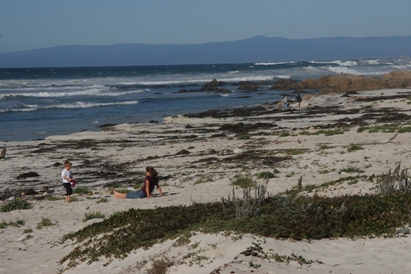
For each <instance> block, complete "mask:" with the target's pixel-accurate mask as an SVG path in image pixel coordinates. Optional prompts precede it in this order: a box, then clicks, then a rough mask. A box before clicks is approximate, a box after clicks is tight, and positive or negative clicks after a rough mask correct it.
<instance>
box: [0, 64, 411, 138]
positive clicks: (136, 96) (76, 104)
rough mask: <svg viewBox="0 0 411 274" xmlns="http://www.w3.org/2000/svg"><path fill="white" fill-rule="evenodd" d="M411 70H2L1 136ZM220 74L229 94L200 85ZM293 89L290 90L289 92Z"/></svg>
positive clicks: (43, 133) (162, 113) (241, 101)
mask: <svg viewBox="0 0 411 274" xmlns="http://www.w3.org/2000/svg"><path fill="white" fill-rule="evenodd" d="M394 70H411V58H393V59H363V60H344V61H341V60H332V61H309V62H280V63H275V62H267V63H250V64H214V65H212V64H207V65H175V66H136V67H81V68H19V69H14V68H13V69H5V68H3V69H1V68H0V141H4V142H5V141H26V140H38V139H44V138H46V137H47V136H50V135H61V134H70V133H73V132H79V131H82V130H90V131H93V130H99V126H101V125H105V124H119V123H136V122H140V123H143V122H149V121H158V122H162V119H163V118H164V117H166V116H173V115H178V114H188V113H198V112H201V111H206V110H210V109H224V108H231V107H240V106H247V105H256V104H261V103H265V102H274V101H278V100H281V99H282V97H283V94H284V92H283V91H279V90H270V85H271V84H272V83H274V82H275V81H276V80H277V79H279V78H289V79H295V80H305V79H308V78H318V77H320V76H324V75H332V74H338V73H349V74H354V75H364V76H380V75H382V74H386V73H389V72H391V71H394ZM213 79H217V80H218V81H223V82H225V83H226V85H225V86H224V88H227V89H229V90H230V91H231V93H224V94H218V93H215V92H186V93H181V92H179V90H181V89H186V90H199V89H201V87H202V86H203V85H204V84H206V83H208V82H210V81H212V80H213ZM241 81H254V82H257V81H262V82H265V83H267V84H266V85H262V86H260V89H259V91H258V92H247V91H239V90H237V88H238V83H239V82H241ZM290 92H291V91H290Z"/></svg>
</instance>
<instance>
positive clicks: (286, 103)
mask: <svg viewBox="0 0 411 274" xmlns="http://www.w3.org/2000/svg"><path fill="white" fill-rule="evenodd" d="M287 108H288V98H287V95H284V98H283V109H287Z"/></svg>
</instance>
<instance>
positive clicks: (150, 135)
mask: <svg viewBox="0 0 411 274" xmlns="http://www.w3.org/2000/svg"><path fill="white" fill-rule="evenodd" d="M410 96H411V89H410V88H408V89H385V90H373V91H362V92H353V93H344V94H334V95H317V96H312V95H307V96H305V97H304V98H303V102H302V104H301V109H300V110H298V109H297V105H296V104H295V103H292V104H291V105H290V108H289V109H287V110H282V108H281V106H280V105H279V104H278V103H277V102H275V103H267V104H263V105H260V106H254V107H247V108H237V109H229V110H221V111H208V112H205V113H201V114H195V115H179V116H175V117H166V118H165V119H164V121H163V122H162V123H144V124H143V123H141V124H140V123H136V124H120V125H115V126H106V127H103V128H102V129H101V130H100V131H97V132H92V131H83V132H78V133H75V134H71V135H67V136H49V137H47V138H46V139H45V140H36V141H27V142H7V143H6V145H7V154H6V158H5V159H3V160H0V174H1V178H0V193H1V197H0V198H1V201H0V206H2V205H5V204H7V203H8V202H10V201H12V200H13V199H17V198H23V199H26V200H28V201H29V202H30V203H31V204H32V205H33V207H32V208H31V209H27V210H13V211H10V212H1V213H0V215H1V218H0V221H3V223H13V222H17V221H18V220H22V221H24V224H22V225H19V226H13V225H8V226H6V227H5V228H2V229H0V235H1V237H0V273H13V274H14V273H42V274H45V273H46V274H47V273H59V272H60V271H61V269H63V268H64V267H65V266H64V265H60V264H59V261H60V260H61V259H62V258H63V257H64V256H66V255H67V254H68V253H69V252H70V251H71V250H72V249H73V246H72V245H70V244H67V243H65V244H61V243H60V240H61V238H62V237H63V235H66V234H68V233H71V232H75V231H78V230H79V229H82V228H84V227H86V226H87V225H89V224H91V223H94V222H100V221H102V219H101V218H97V219H90V220H87V221H84V218H85V215H86V214H88V213H92V212H99V213H101V214H102V215H104V216H105V217H109V216H111V215H112V214H114V213H115V212H119V211H124V210H128V209H130V208H136V209H153V208H157V207H167V206H173V205H190V204H192V203H194V202H195V203H205V202H213V201H220V200H221V198H222V197H227V195H228V194H230V193H231V192H232V190H233V186H232V184H231V180H232V178H233V177H234V176H235V175H237V174H247V173H249V174H251V175H255V174H257V173H259V172H264V171H270V172H272V171H273V170H274V169H275V170H277V171H278V173H277V174H276V177H275V178H271V179H270V180H269V181H268V184H267V190H268V192H269V193H270V194H272V195H275V194H278V193H282V192H284V191H286V190H288V189H291V188H293V187H295V186H296V185H297V182H298V179H299V178H302V184H303V185H318V186H319V185H322V184H324V183H326V182H330V181H333V180H337V179H338V178H340V177H346V176H347V175H349V170H350V169H349V168H350V167H355V168H356V169H357V170H360V171H361V174H362V175H366V176H367V177H369V176H371V175H373V174H374V175H380V174H382V173H386V172H388V171H389V170H390V169H394V168H395V166H396V165H397V164H398V163H399V162H401V166H402V168H410V167H411V157H410V155H411V148H410V146H409V144H410V141H409V140H410V139H411V132H402V133H398V134H396V133H395V132H384V131H376V132H369V131H367V130H364V131H361V130H359V129H360V128H362V127H363V128H364V127H377V126H383V125H386V124H391V123H392V124H397V125H402V126H410V120H409V116H410V115H411V111H410V102H411V100H410V99H408V98H410ZM320 130H323V131H324V130H342V133H341V134H334V135H326V134H310V133H315V132H318V131H320ZM350 145H358V146H361V149H360V150H354V151H348V149H347V148H348V147H349V146H350ZM321 146H327V149H326V150H324V149H321ZM293 150H298V151H299V153H295V154H293V153H291V151H293ZM269 152H275V153H273V154H271V153H269ZM65 160H70V161H71V162H72V163H73V173H74V176H75V177H76V178H77V181H78V186H77V187H87V188H88V189H89V190H90V191H91V192H92V193H90V194H88V195H80V194H74V195H73V198H75V200H76V201H73V202H70V203H66V202H65V201H64V193H65V192H64V188H63V187H62V186H61V179H60V172H61V171H62V169H63V162H64V161H65ZM146 166H154V167H156V169H157V171H158V172H159V174H160V176H161V180H160V184H161V187H162V190H163V192H165V193H167V194H168V195H167V196H165V197H158V195H157V196H156V197H154V198H151V199H136V200H134V199H133V200H132V199H125V200H122V199H115V198H113V196H112V195H111V194H110V189H111V188H113V187H116V188H123V189H127V188H132V187H134V186H136V185H141V183H142V180H143V178H144V170H145V167H146ZM354 174H355V175H357V174H358V173H354ZM376 186H377V185H376V182H375V181H370V180H361V179H360V180H359V181H358V182H355V183H352V184H347V183H344V184H339V185H330V186H328V187H322V188H320V189H317V194H318V195H321V196H328V197H335V196H343V195H367V194H375V193H377V187H376ZM235 191H236V192H237V193H239V194H240V193H242V190H241V189H240V188H238V187H236V188H235ZM306 195H312V193H306ZM50 197H53V199H51V198H50ZM42 219H49V220H50V221H51V222H52V225H49V226H44V227H41V228H40V227H39V225H38V224H39V223H40V222H41V221H42ZM405 227H406V228H407V227H408V226H407V225H405ZM28 231H30V232H28ZM175 241H176V240H168V241H166V242H163V243H160V244H156V245H154V246H152V247H151V248H149V249H138V250H134V251H133V252H132V253H131V254H129V256H128V257H127V258H125V259H123V260H117V259H112V260H110V261H109V264H107V262H108V260H106V261H104V260H100V261H99V262H93V263H91V264H87V263H81V264H79V265H78V266H76V267H75V268H71V269H68V270H66V271H64V273H154V272H148V269H150V267H151V264H150V263H147V261H148V262H150V261H152V260H153V258H162V257H165V258H167V259H169V260H172V261H174V262H178V263H174V264H173V265H172V266H170V267H169V268H168V269H167V273H373V274H375V273H409V272H410V270H411V261H410V260H409V258H410V254H411V238H410V237H409V236H408V234H406V235H402V234H401V235H398V236H396V237H392V238H382V237H380V238H365V237H364V238H360V239H347V238H337V239H323V240H311V241H308V240H303V241H293V240H289V239H284V240H278V239H272V238H265V237H261V236H256V235H251V234H247V235H226V234H224V233H219V234H203V233H200V232H193V233H192V236H191V238H190V243H189V244H187V245H179V246H176V245H175ZM255 244H257V245H259V246H261V247H262V248H263V250H264V251H265V252H266V253H269V254H274V253H277V254H279V255H286V256H290V255H291V254H296V255H301V256H302V257H304V258H305V259H307V260H312V261H313V263H310V264H303V265H300V264H298V263H297V262H296V261H290V262H289V263H281V262H276V261H275V260H272V259H264V258H262V257H258V256H245V255H243V254H241V252H243V251H245V250H246V249H247V248H248V247H250V246H252V245H255ZM193 252H195V253H196V254H197V255H199V256H197V259H196V260H194V259H193V257H189V256H187V254H189V253H193ZM200 255H201V257H200ZM200 258H201V259H200ZM250 262H252V263H250ZM252 265H258V267H252Z"/></svg>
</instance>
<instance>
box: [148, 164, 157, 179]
mask: <svg viewBox="0 0 411 274" xmlns="http://www.w3.org/2000/svg"><path fill="white" fill-rule="evenodd" d="M146 171H148V172H150V177H151V178H153V179H157V175H158V173H157V171H156V170H155V169H154V167H152V166H148V167H146Z"/></svg>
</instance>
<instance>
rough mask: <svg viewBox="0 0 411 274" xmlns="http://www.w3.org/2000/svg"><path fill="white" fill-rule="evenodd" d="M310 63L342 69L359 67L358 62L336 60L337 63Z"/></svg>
mask: <svg viewBox="0 0 411 274" xmlns="http://www.w3.org/2000/svg"><path fill="white" fill-rule="evenodd" d="M309 63H311V64H324V65H326V64H336V65H339V66H342V67H355V66H358V62H357V61H341V60H335V61H310V62H309Z"/></svg>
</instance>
